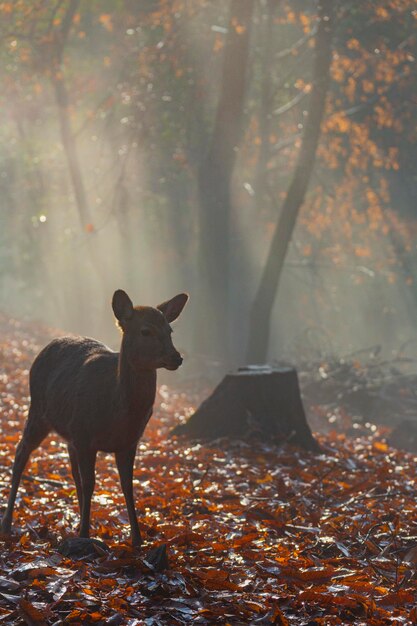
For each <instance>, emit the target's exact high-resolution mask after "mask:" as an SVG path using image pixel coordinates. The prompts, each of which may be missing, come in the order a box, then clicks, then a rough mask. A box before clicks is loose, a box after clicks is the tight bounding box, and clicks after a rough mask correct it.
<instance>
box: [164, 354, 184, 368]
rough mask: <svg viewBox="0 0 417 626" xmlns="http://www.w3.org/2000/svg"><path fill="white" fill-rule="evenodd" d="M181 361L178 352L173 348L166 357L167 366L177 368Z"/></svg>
mask: <svg viewBox="0 0 417 626" xmlns="http://www.w3.org/2000/svg"><path fill="white" fill-rule="evenodd" d="M182 361H183V358H182V356H181V355H180V353H179V352H177V351H176V350H174V352H171V353H170V355H169V356H168V358H167V365H168V368H169V369H171V368H172V369H177V367H179V366H180V365H181V364H182Z"/></svg>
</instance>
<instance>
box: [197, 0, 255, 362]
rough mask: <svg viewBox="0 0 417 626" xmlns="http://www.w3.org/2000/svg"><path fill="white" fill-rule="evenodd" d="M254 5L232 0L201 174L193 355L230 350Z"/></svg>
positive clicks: (250, 0)
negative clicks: (236, 175) (239, 165)
mask: <svg viewBox="0 0 417 626" xmlns="http://www.w3.org/2000/svg"><path fill="white" fill-rule="evenodd" d="M254 4H255V3H254V0H232V2H231V4H230V19H229V25H228V32H227V35H226V45H225V49H224V57H223V71H222V78H221V85H220V93H219V99H218V105H217V110H216V116H215V121H214V126H213V130H212V134H211V139H210V143H209V146H208V150H207V154H206V155H205V157H204V158H203V161H202V163H201V165H200V168H199V175H198V193H199V203H200V213H199V216H200V219H199V232H200V234H199V252H198V269H199V281H200V286H199V293H198V304H197V318H196V319H197V328H196V349H197V351H198V352H200V353H201V354H204V355H210V356H212V357H215V358H220V359H222V360H223V359H224V358H225V357H226V355H227V350H228V344H229V302H228V301H229V297H230V295H229V294H230V288H229V287H230V285H229V280H230V265H229V263H230V212H231V189H230V185H231V178H232V174H233V169H234V166H235V162H236V156H237V149H238V146H239V143H240V141H241V138H242V132H241V131H242V128H241V122H242V113H243V104H244V97H245V88H246V78H247V71H248V56H249V42H250V33H251V28H252V14H253V9H254Z"/></svg>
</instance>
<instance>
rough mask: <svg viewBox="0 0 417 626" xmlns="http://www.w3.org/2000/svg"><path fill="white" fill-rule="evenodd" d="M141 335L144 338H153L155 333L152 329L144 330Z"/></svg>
mask: <svg viewBox="0 0 417 626" xmlns="http://www.w3.org/2000/svg"><path fill="white" fill-rule="evenodd" d="M140 334H141V335H142V337H152V334H153V333H152V331H151V329H150V328H142V329H141V331H140Z"/></svg>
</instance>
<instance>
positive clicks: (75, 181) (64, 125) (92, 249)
mask: <svg viewBox="0 0 417 626" xmlns="http://www.w3.org/2000/svg"><path fill="white" fill-rule="evenodd" d="M79 4H80V0H70V1H69V3H68V8H67V11H66V13H65V15H64V17H63V20H62V25H61V28H60V29H59V31H58V33H57V35H56V42H55V49H54V56H53V59H52V72H51V82H52V86H53V89H54V93H55V99H56V103H57V108H58V117H59V124H60V130H61V139H62V145H63V148H64V152H65V156H66V159H67V164H68V170H69V174H70V179H71V184H72V188H73V191H74V197H75V204H76V208H77V212H78V218H79V222H80V226H81V229H82V231H83V232H84V233H85V234H86V235H87V232H91V230H92V228H93V218H92V214H91V210H90V207H89V204H88V199H87V193H86V190H85V184H84V177H83V174H82V169H81V164H80V159H79V156H78V151H77V144H76V140H75V137H74V132H73V129H72V127H71V120H70V98H69V94H68V89H67V86H66V84H65V80H64V72H63V67H62V61H63V55H64V50H65V46H66V43H67V40H68V35H69V32H70V30H71V26H72V24H73V20H74V17H75V15H76V12H77V10H78V7H79ZM97 243H98V242H97V241H93V240H91V238H90V237H89V236H88V235H87V239H86V254H87V257H88V259H89V261H90V263H91V266H92V268H93V270H94V273H95V278H96V279H97V280H98V283H99V285H100V286H101V289H102V292H103V294H104V293H105V291H106V284H107V282H106V276H107V275H108V273H107V271H106V268H105V264H106V259H104V258H103V257H102V256H100V254H99V251H98V248H97ZM77 285H78V289H79V302H80V303H81V302H85V301H86V299H85V298H84V297H83V290H84V289H85V287H86V280H85V277H82V278H80V279H79V280H77ZM80 306H84V305H81V304H80ZM81 317H82V319H83V320H84V324H85V330H88V326H89V323H90V320H89V317H91V315H90V308H89V307H86V308H85V310H83V311H82V312H81ZM101 326H103V322H102V323H101Z"/></svg>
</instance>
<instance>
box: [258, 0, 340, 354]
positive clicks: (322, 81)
mask: <svg viewBox="0 0 417 626" xmlns="http://www.w3.org/2000/svg"><path fill="white" fill-rule="evenodd" d="M333 21H334V0H321V2H320V4H319V26H318V30H317V36H316V54H315V62H314V68H313V87H312V92H311V97H310V104H309V109H308V117H307V121H306V124H305V127H304V133H303V139H302V142H301V147H300V154H299V157H298V162H297V166H296V169H295V172H294V176H293V179H292V182H291V184H290V187H289V189H288V192H287V195H286V198H285V201H284V205H283V207H282V210H281V213H280V216H279V218H278V222H277V226H276V228H275V233H274V236H273V239H272V242H271V247H270V250H269V254H268V258H267V261H266V264H265V267H264V271H263V274H262V276H261V281H260V284H259V288H258V291H257V293H256V296H255V299H254V301H253V305H252V312H251V318H250V329H249V343H248V352H247V361H248V362H251V363H262V362H264V361H265V360H266V359H267V355H268V343H269V336H270V326H271V314H272V308H273V304H274V301H275V298H276V294H277V291H278V286H279V281H280V278H281V274H282V270H283V267H284V261H285V257H286V254H287V251H288V247H289V244H290V241H291V238H292V234H293V232H294V228H295V224H296V221H297V217H298V215H299V212H300V208H301V206H302V204H303V202H304V198H305V194H306V192H307V188H308V184H309V182H310V178H311V174H312V171H313V166H314V161H315V157H316V151H317V146H318V142H319V138H320V131H321V122H322V119H323V114H324V110H325V104H326V95H327V91H328V86H329V80H330V65H331V59H332V34H333Z"/></svg>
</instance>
